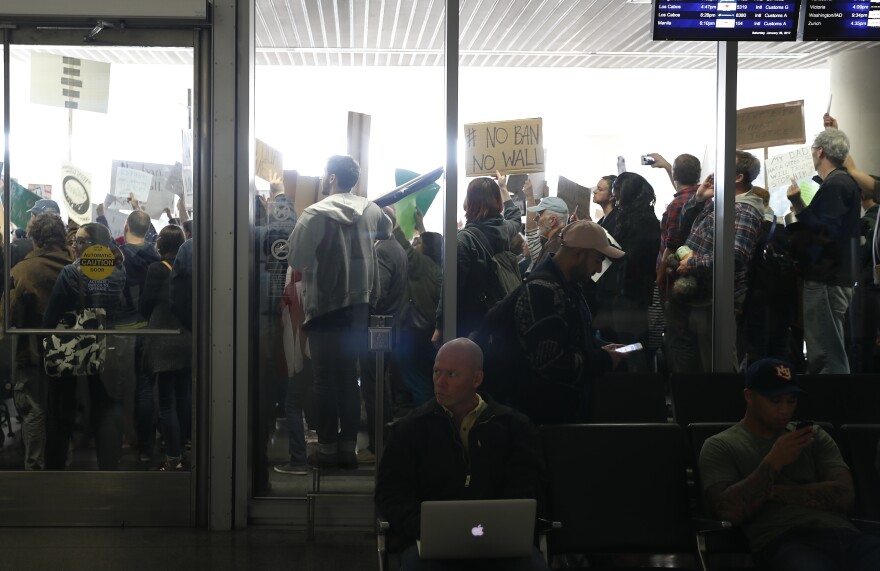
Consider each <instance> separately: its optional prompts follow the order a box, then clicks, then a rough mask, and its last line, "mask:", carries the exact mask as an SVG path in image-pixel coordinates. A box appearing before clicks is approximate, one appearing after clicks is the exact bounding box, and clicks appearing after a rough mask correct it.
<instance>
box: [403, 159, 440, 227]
mask: <svg viewBox="0 0 880 571" xmlns="http://www.w3.org/2000/svg"><path fill="white" fill-rule="evenodd" d="M419 176H420V175H419V174H418V173H414V172H412V171H408V170H405V169H394V181H395V185H396V186H400V185H402V184H405V183H407V182H409V181H411V180H413V179H414V178H418V177H419ZM438 192H440V185H439V184H437V183H436V182H432V183H431V184H429V185H428V186H426V187H425V188H423V189H422V190H420V191H418V192H416V193H414V194H411V195H410V196H407V197H406V198H404V199H402V200H399V201H398V202H397V203H396V204H395V205H394V211H395V213H396V214H397V223H398V224H399V225H400V229H401V230H403V235H404V236H406V239H407V240H412V237H413V234H414V233H415V225H416V220H415V212H416V208H418V209H419V211H421V213H422V214H426V213H427V212H428V208H430V207H431V204H432V203H433V202H434V198H435V197H436V196H437V193H438Z"/></svg>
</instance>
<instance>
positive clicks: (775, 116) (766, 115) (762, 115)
mask: <svg viewBox="0 0 880 571" xmlns="http://www.w3.org/2000/svg"><path fill="white" fill-rule="evenodd" d="M806 141H807V138H806V135H805V132H804V102H803V100H800V101H789V102H788V103H776V104H773V105H762V106H760V107H747V108H745V109H739V110H738V111H737V112H736V148H737V149H760V148H762V147H776V146H779V145H798V144H802V143H805V142H806Z"/></svg>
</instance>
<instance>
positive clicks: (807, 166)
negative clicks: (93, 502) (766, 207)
mask: <svg viewBox="0 0 880 571" xmlns="http://www.w3.org/2000/svg"><path fill="white" fill-rule="evenodd" d="M764 170H766V171H767V190H769V191H770V206H771V207H772V208H773V211H774V212H776V213H777V215H782V214H785V213H786V212H788V209H789V206H790V203H789V201H788V198H787V197H786V195H785V193H786V191H787V190H788V187H789V186H790V185H791V179H792V178H794V179H795V180H797V181H798V186H799V187H800V189H801V198H803V199H804V202H805V203H806V204H807V205H809V204H810V202H811V201H812V200H813V196H814V195H815V194H816V191H817V190H818V189H819V185H818V184H816V182H815V181H814V180H813V176H814V175H815V174H816V168H815V167H814V166H813V158H812V156H811V154H810V147H801V148H800V149H795V150H793V151H790V152H788V153H781V154H778V155H773V156H771V157H769V158H768V159H767V160H766V161H765V162H764Z"/></svg>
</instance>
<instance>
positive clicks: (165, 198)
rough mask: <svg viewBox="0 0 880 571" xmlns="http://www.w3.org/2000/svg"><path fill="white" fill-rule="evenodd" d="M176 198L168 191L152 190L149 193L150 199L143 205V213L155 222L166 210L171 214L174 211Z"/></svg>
mask: <svg viewBox="0 0 880 571" xmlns="http://www.w3.org/2000/svg"><path fill="white" fill-rule="evenodd" d="M177 199H178V196H177V195H176V194H174V193H173V192H171V191H168V190H154V191H152V192H151V193H150V199H149V200H148V201H147V203H146V204H145V205H144V211H145V212H146V213H147V214H149V215H150V218H152V219H153V220H157V219H158V218H159V217H160V216H162V212H164V211H165V209H166V208H168V209H170V210H171V212H172V213H173V212H174V211H175V210H176V208H177V207H176V205H177Z"/></svg>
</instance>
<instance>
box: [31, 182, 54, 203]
mask: <svg viewBox="0 0 880 571" xmlns="http://www.w3.org/2000/svg"><path fill="white" fill-rule="evenodd" d="M28 190H29V191H31V192H33V193H34V194H36V195H37V196H39V197H40V198H45V199H51V198H52V185H51V184H29V185H28Z"/></svg>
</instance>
